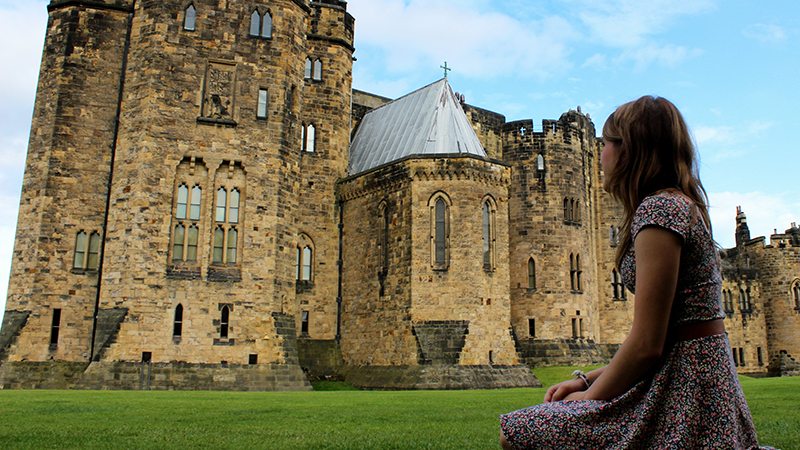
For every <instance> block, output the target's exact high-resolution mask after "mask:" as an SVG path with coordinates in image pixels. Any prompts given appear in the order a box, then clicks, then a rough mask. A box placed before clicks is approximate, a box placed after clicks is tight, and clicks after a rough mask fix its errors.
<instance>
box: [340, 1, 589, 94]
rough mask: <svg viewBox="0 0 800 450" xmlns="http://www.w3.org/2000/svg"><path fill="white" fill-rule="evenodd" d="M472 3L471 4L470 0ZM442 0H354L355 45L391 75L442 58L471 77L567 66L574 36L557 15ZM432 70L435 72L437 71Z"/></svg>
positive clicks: (542, 72)
mask: <svg viewBox="0 0 800 450" xmlns="http://www.w3.org/2000/svg"><path fill="white" fill-rule="evenodd" d="M473 3H475V2H473ZM471 6H472V5H470V4H469V3H467V4H464V3H460V2H450V1H445V0H432V1H431V0H411V1H408V2H405V1H402V0H358V1H355V0H354V1H351V2H350V3H349V4H348V7H349V10H350V12H351V13H352V14H353V15H354V16H355V17H357V18H358V19H357V20H358V23H357V27H358V32H357V33H356V47H357V48H363V47H366V48H367V49H371V48H374V49H376V51H375V55H373V56H378V57H380V58H381V61H374V60H373V61H370V64H372V65H383V68H384V69H385V70H386V71H387V72H389V73H408V72H414V71H416V72H419V71H421V70H426V71H427V70H431V71H432V70H433V68H436V67H438V65H440V64H442V63H443V62H444V61H447V62H448V65H450V66H452V67H453V68H454V70H456V71H458V72H459V73H461V74H464V75H465V76H467V77H470V78H492V77H496V76H500V75H524V76H528V75H534V76H537V77H541V78H546V77H548V76H551V75H553V74H560V73H563V72H565V71H566V69H568V68H569V67H570V63H569V61H568V58H567V56H568V54H569V48H568V45H567V44H568V43H569V42H571V41H573V40H575V39H577V37H578V35H577V32H576V31H575V29H574V28H573V27H572V25H571V24H570V23H569V22H567V21H566V20H565V19H563V18H561V17H557V16H550V17H544V18H542V19H541V20H538V21H535V22H523V21H521V20H519V19H518V18H516V17H511V16H509V15H506V14H502V13H499V12H493V11H481V10H479V9H470V7H471ZM435 72H439V71H438V70H436V71H435Z"/></svg>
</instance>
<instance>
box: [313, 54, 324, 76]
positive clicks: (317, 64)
mask: <svg viewBox="0 0 800 450" xmlns="http://www.w3.org/2000/svg"><path fill="white" fill-rule="evenodd" d="M313 78H314V79H315V80H317V81H319V80H321V79H322V61H321V60H319V59H317V60H315V61H314V76H313Z"/></svg>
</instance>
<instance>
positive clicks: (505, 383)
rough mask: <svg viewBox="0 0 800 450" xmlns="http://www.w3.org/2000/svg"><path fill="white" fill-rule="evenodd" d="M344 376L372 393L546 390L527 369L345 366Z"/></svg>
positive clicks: (441, 366)
mask: <svg viewBox="0 0 800 450" xmlns="http://www.w3.org/2000/svg"><path fill="white" fill-rule="evenodd" d="M342 374H343V376H344V379H345V381H347V382H348V383H350V384H352V385H353V386H356V387H358V388H361V389H369V390H450V389H509V388H522V387H542V383H541V382H540V381H539V380H538V379H537V378H536V377H535V376H534V375H533V373H532V372H531V371H530V369H529V368H528V367H526V366H460V365H425V366H345V367H344V368H343V369H342Z"/></svg>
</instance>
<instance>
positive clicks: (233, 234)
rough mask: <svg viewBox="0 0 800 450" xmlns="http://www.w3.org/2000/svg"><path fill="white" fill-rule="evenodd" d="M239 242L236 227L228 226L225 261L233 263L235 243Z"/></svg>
mask: <svg viewBox="0 0 800 450" xmlns="http://www.w3.org/2000/svg"><path fill="white" fill-rule="evenodd" d="M238 242H239V233H238V232H237V231H236V228H233V227H231V228H229V229H228V245H227V249H228V253H227V255H226V258H225V262H226V263H235V262H236V244H237V243H238Z"/></svg>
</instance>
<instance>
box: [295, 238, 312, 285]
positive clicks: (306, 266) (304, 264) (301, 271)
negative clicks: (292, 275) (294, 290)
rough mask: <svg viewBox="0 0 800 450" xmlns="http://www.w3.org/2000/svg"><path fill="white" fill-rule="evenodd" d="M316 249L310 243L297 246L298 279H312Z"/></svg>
mask: <svg viewBox="0 0 800 450" xmlns="http://www.w3.org/2000/svg"><path fill="white" fill-rule="evenodd" d="M313 259H314V251H313V250H312V249H311V246H310V245H302V246H298V247H297V280H298V281H311V275H312V273H311V268H312V266H313Z"/></svg>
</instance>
